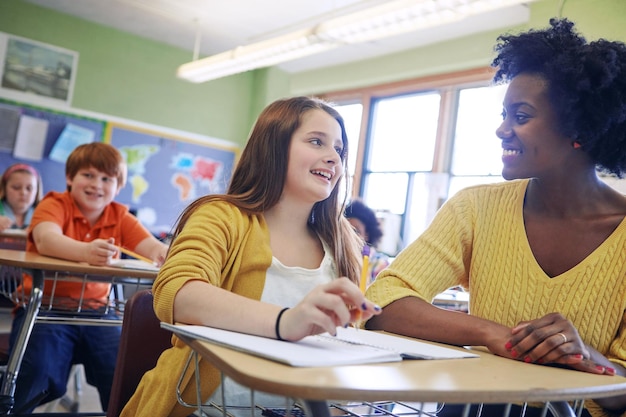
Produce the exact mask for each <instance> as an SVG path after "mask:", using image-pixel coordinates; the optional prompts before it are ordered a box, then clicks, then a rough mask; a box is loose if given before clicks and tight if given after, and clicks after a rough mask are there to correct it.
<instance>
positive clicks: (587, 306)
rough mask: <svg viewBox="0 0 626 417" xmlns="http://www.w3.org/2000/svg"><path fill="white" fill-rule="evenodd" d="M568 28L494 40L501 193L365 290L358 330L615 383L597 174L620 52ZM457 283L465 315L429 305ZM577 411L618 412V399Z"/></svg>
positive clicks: (618, 206) (624, 59)
mask: <svg viewBox="0 0 626 417" xmlns="http://www.w3.org/2000/svg"><path fill="white" fill-rule="evenodd" d="M573 26H574V25H573V23H572V22H570V21H568V20H567V19H552V20H551V21H550V27H549V28H547V29H543V30H530V31H527V32H524V33H520V34H518V35H502V36H500V37H499V38H498V41H499V42H498V44H497V45H496V49H495V50H496V52H497V56H496V58H495V60H494V61H493V65H494V66H495V67H496V68H497V72H496V74H495V81H508V82H509V85H508V89H507V92H506V95H505V97H504V103H503V113H502V115H503V121H502V124H501V125H500V127H498V128H497V130H496V134H497V136H498V138H499V139H500V145H501V146H502V148H503V153H502V162H503V163H504V166H503V169H502V176H503V177H504V178H505V179H506V180H509V181H507V182H503V183H499V184H491V185H481V186H475V187H470V188H467V189H465V190H461V191H459V192H458V193H457V194H456V195H455V196H453V197H452V198H451V199H450V200H448V202H446V203H445V204H444V205H443V207H442V208H441V209H440V210H439V212H438V213H437V215H436V217H435V219H434V220H433V222H432V223H431V225H430V227H429V228H428V229H427V230H426V231H425V232H424V233H423V234H422V235H421V236H420V237H419V238H418V239H417V240H416V241H415V242H413V243H412V244H411V245H410V246H408V247H407V248H406V249H405V250H404V251H402V252H401V253H400V254H399V255H398V257H397V258H396V259H395V260H394V261H393V263H392V264H391V265H390V266H389V268H387V269H386V270H384V271H383V272H381V273H380V275H379V276H378V278H377V279H376V281H375V282H374V283H373V284H372V285H371V286H370V287H369V289H368V291H367V296H368V297H370V299H371V300H372V301H375V302H377V303H379V304H380V305H382V306H383V307H384V308H383V312H382V314H381V315H379V316H376V317H374V318H372V319H371V320H369V321H368V322H367V323H366V327H367V328H368V329H377V330H381V329H382V330H387V331H391V332H394V333H400V334H403V335H408V336H413V337H418V338H423V339H427V340H433V341H437V342H444V343H450V344H454V345H471V346H486V347H487V348H488V349H489V350H490V351H491V352H493V353H495V354H497V355H499V356H502V357H505V358H510V359H512V360H518V361H524V362H528V363H534V364H541V365H558V366H562V367H567V368H571V369H574V370H578V371H582V372H590V373H594V374H600V375H616V374H617V375H621V376H626V368H625V367H624V364H625V363H626V362H625V361H626V315H625V312H626V311H625V310H624V309H625V307H624V300H625V297H626V279H624V277H626V257H625V256H624V253H625V252H624V248H625V247H626V197H625V196H624V195H622V193H620V192H618V191H616V190H614V189H612V188H611V187H609V186H608V185H606V184H605V183H604V182H603V181H601V180H600V178H599V177H598V175H597V169H601V170H603V171H606V172H608V173H612V174H615V175H617V176H622V175H623V174H624V173H625V172H626V45H625V44H624V43H622V42H610V41H607V40H598V41H594V42H591V43H588V42H587V41H586V40H585V39H584V38H583V37H582V36H580V35H579V34H578V33H576V31H575V30H574V28H573ZM497 145H498V144H497V143H494V146H497ZM455 285H461V286H463V287H464V288H466V289H468V290H469V292H470V306H469V311H470V314H459V313H457V312H450V311H446V310H443V309H440V308H436V307H433V306H432V305H431V304H430V303H429V301H430V300H432V298H433V297H434V296H435V295H436V294H437V293H439V292H441V291H443V290H445V289H446V288H450V287H453V286H455ZM585 407H586V410H585V411H584V412H583V414H584V415H589V414H591V415H593V416H606V415H617V414H621V413H623V411H624V409H626V395H620V396H616V397H612V398H603V399H597V400H595V401H591V400H590V401H585ZM531 408H532V407H531ZM451 409H452V411H451V413H452V414H454V409H453V408H452V407H451ZM447 410H448V405H446V406H445V407H444V409H443V412H442V413H443V414H442V415H449V413H447ZM533 410H536V409H533ZM457 413H458V410H457ZM614 413H617V414H614ZM512 414H514V413H512ZM457 415H459V414H457ZM472 415H473V414H472ZM487 415H495V412H491V413H490V412H487ZM527 415H528V414H527Z"/></svg>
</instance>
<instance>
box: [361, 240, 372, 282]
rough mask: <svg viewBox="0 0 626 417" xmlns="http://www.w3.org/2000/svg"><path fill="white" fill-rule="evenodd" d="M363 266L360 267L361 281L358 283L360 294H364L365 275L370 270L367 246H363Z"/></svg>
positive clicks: (368, 248)
mask: <svg viewBox="0 0 626 417" xmlns="http://www.w3.org/2000/svg"><path fill="white" fill-rule="evenodd" d="M362 254H363V265H361V280H360V281H359V288H360V289H361V292H362V293H363V294H365V290H366V289H367V275H368V273H369V269H370V247H369V246H367V244H365V245H363V251H362Z"/></svg>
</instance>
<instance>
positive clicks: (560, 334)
mask: <svg viewBox="0 0 626 417" xmlns="http://www.w3.org/2000/svg"><path fill="white" fill-rule="evenodd" d="M557 334H558V335H559V336H561V337H562V338H563V343H562V344H565V343H567V336H565V335H564V334H563V333H557Z"/></svg>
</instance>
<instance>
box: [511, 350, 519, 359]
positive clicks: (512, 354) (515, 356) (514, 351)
mask: <svg viewBox="0 0 626 417" xmlns="http://www.w3.org/2000/svg"><path fill="white" fill-rule="evenodd" d="M517 355H518V353H517V351H516V350H512V351H511V356H513V357H514V358H517Z"/></svg>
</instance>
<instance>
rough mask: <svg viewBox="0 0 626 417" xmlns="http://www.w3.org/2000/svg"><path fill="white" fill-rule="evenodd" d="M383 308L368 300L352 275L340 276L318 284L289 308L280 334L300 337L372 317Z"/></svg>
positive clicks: (284, 336) (281, 321)
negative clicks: (350, 276)
mask: <svg viewBox="0 0 626 417" xmlns="http://www.w3.org/2000/svg"><path fill="white" fill-rule="evenodd" d="M380 312H381V308H380V307H378V306H377V305H375V304H374V303H372V302H371V301H369V300H367V299H366V298H365V296H364V295H363V294H362V293H361V291H360V289H359V287H358V286H356V285H355V284H354V283H353V282H352V281H350V280H349V279H348V278H338V279H336V280H333V281H332V282H330V283H328V284H324V285H319V286H317V287H315V288H314V289H313V290H312V291H311V292H309V293H308V294H307V295H306V296H305V297H304V298H303V299H302V301H300V302H299V303H298V304H297V305H296V306H295V307H293V308H290V309H289V310H287V311H285V313H284V314H283V315H282V317H281V319H280V323H279V326H280V328H279V333H280V337H281V338H282V339H284V340H290V341H296V340H300V339H302V338H303V337H305V336H310V335H314V334H319V333H324V332H328V333H330V334H333V335H334V334H336V332H337V327H339V326H341V327H345V326H348V325H349V324H350V323H353V322H357V321H360V320H363V321H365V320H368V319H369V318H370V317H372V316H374V315H377V314H380Z"/></svg>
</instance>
